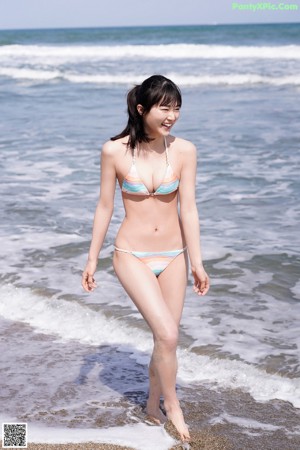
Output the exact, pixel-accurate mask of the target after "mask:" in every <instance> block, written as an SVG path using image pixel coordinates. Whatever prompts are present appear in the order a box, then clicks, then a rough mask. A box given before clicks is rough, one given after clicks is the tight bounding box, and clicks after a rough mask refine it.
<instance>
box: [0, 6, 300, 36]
mask: <svg viewBox="0 0 300 450" xmlns="http://www.w3.org/2000/svg"><path fill="white" fill-rule="evenodd" d="M279 3H281V4H285V5H297V6H298V10H288V11H283V10H271V9H267V8H269V6H265V8H266V9H260V10H256V11H254V10H245V9H241V7H243V8H244V6H243V5H248V6H249V5H257V4H258V5H263V3H258V2H256V1H255V0H236V1H231V0H105V1H104V0H0V29H3V30H4V29H26V28H65V27H106V26H135V25H201V24H222V23H275V22H300V0H289V1H287V0H281V1H280V0H279V1H277V0H273V3H272V2H268V3H264V5H276V6H277V5H279ZM234 5H235V9H234ZM237 5H238V6H237ZM250 7H251V6H250ZM252 7H253V6H252Z"/></svg>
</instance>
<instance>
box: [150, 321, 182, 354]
mask: <svg viewBox="0 0 300 450" xmlns="http://www.w3.org/2000/svg"><path fill="white" fill-rule="evenodd" d="M154 343H155V344H156V345H157V346H159V347H161V348H164V349H166V350H169V351H171V350H175V349H176V347H177V343H178V327H177V325H176V324H175V323H174V325H172V326H170V327H167V328H165V329H164V330H161V331H160V332H159V333H158V334H157V335H156V336H154Z"/></svg>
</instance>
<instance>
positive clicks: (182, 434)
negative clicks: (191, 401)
mask: <svg viewBox="0 0 300 450" xmlns="http://www.w3.org/2000/svg"><path fill="white" fill-rule="evenodd" d="M165 409H166V413H167V418H168V420H170V422H172V424H173V425H174V427H175V428H176V431H177V433H178V435H179V438H180V439H181V440H182V441H183V442H189V441H190V439H191V436H190V433H189V429H188V426H187V424H186V423H185V421H184V417H183V414H182V410H181V408H180V406H179V404H177V405H172V406H166V405H165Z"/></svg>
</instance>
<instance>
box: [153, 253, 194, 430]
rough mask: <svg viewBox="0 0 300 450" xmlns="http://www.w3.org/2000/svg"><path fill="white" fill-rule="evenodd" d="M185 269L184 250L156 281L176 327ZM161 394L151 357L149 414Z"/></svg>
mask: <svg viewBox="0 0 300 450" xmlns="http://www.w3.org/2000/svg"><path fill="white" fill-rule="evenodd" d="M187 269H188V258H187V254H186V252H184V253H183V254H181V255H178V256H177V257H176V258H175V259H174V260H173V261H172V262H171V263H170V264H169V265H168V267H167V268H166V269H165V270H164V271H163V272H162V274H161V275H160V276H159V277H158V282H159V285H160V288H161V292H162V295H163V298H164V301H165V303H166V304H167V306H168V308H169V310H170V312H171V315H172V317H173V319H174V320H175V322H176V324H177V327H178V328H179V323H180V319H181V314H182V308H183V303H184V298H185V291H186V284H187ZM176 372H177V359H176ZM161 395H162V391H161V386H160V383H159V379H158V374H157V370H156V367H155V364H154V361H153V358H152V357H151V360H150V365H149V398H148V402H147V411H148V413H149V415H152V416H155V412H156V411H160V410H159V405H160V398H161ZM163 419H164V418H163V416H162V415H161V414H160V421H161V422H163Z"/></svg>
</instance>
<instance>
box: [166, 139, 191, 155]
mask: <svg viewBox="0 0 300 450" xmlns="http://www.w3.org/2000/svg"><path fill="white" fill-rule="evenodd" d="M170 138H171V139H170V146H171V147H173V148H174V150H175V151H176V152H179V153H180V154H184V155H186V156H187V155H189V154H194V153H195V152H196V147H195V145H194V144H193V143H192V142H191V141H188V140H187V139H183V138H180V137H175V136H170Z"/></svg>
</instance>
